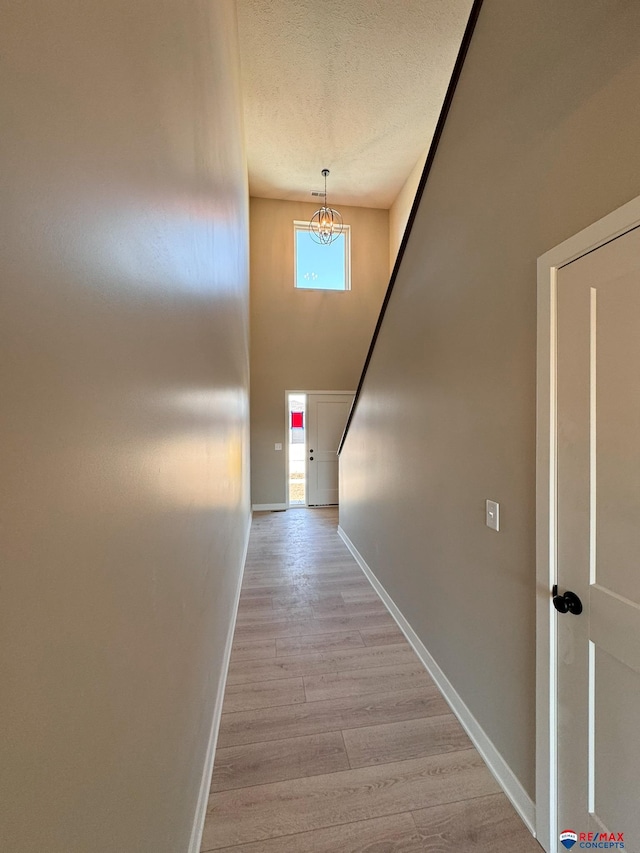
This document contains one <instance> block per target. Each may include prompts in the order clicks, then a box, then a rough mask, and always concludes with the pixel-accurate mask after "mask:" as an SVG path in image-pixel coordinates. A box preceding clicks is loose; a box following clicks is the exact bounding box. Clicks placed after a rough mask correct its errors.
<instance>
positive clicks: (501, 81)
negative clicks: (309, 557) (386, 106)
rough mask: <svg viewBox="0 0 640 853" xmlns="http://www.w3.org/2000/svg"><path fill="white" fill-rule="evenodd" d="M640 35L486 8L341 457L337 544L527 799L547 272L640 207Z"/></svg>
mask: <svg viewBox="0 0 640 853" xmlns="http://www.w3.org/2000/svg"><path fill="white" fill-rule="evenodd" d="M638 32H640V4H637V3H627V2H623V0H595V2H591V3H586V4H585V3H583V2H580V0H565V2H563V3H557V2H555V0H539V2H536V3H513V2H512V0H485V3H484V5H483V7H482V11H481V13H480V18H479V21H478V25H477V28H476V32H475V35H474V38H473V42H472V44H471V48H470V51H469V54H468V57H467V61H466V64H465V67H464V70H463V73H462V76H461V79H460V83H459V86H458V90H457V92H456V95H455V98H454V102H453V105H452V108H451V112H450V114H449V118H448V121H447V125H446V127H445V130H444V133H443V136H442V139H441V142H440V146H439V149H438V153H437V155H436V158H435V161H434V164H433V168H432V171H431V174H430V177H429V180H428V182H427V187H426V190H425V193H424V195H423V197H422V202H421V205H420V209H419V211H418V215H417V218H416V220H415V224H414V227H413V230H412V233H411V238H410V240H409V243H408V247H407V251H406V253H405V255H404V259H403V262H402V266H401V268H400V272H399V275H398V278H397V281H396V285H395V290H394V292H393V296H392V298H391V301H390V303H389V308H388V311H387V314H386V317H385V321H384V324H383V326H382V330H381V334H380V337H379V338H378V343H377V347H376V350H375V353H374V355H373V359H372V361H371V366H370V369H369V372H368V375H367V378H366V381H365V385H364V393H363V395H362V397H361V399H360V403H359V405H358V407H357V410H356V414H355V419H354V421H353V424H352V428H351V432H350V433H349V435H348V438H347V442H346V446H345V449H344V451H343V454H342V464H341V475H342V484H343V491H342V494H341V508H340V517H341V524H342V526H343V527H344V529H345V531H346V533H347V534H348V536H349V537H350V538H351V540H352V541H353V542H354V543H355V545H356V546H357V548H358V549H359V550H360V552H361V554H362V555H363V557H364V558H365V560H366V561H367V562H368V564H369V565H370V566H371V568H372V569H373V570H374V572H375V573H376V575H377V576H378V578H379V579H380V580H381V582H382V584H383V585H384V586H385V587H386V588H387V590H388V592H389V593H390V594H391V596H392V598H393V599H394V600H395V601H396V603H397V604H398V606H399V607H400V609H401V610H402V611H403V613H404V615H405V616H406V618H407V619H408V620H409V622H410V624H411V625H412V626H413V628H414V629H415V631H416V632H417V633H418V635H419V636H420V638H421V640H422V642H423V643H424V645H425V646H426V647H427V649H428V650H429V651H430V652H431V654H432V655H433V657H434V658H435V659H436V661H437V663H438V664H439V665H440V667H441V668H442V670H444V672H445V674H446V675H447V677H448V678H449V680H450V681H451V682H452V684H453V686H454V688H455V689H456V690H457V691H458V693H459V694H460V696H461V697H462V699H463V701H464V702H466V704H467V706H468V707H469V709H470V710H471V712H472V714H473V715H474V716H475V718H476V720H477V721H478V722H479V723H480V725H481V726H482V728H483V729H484V731H485V733H486V734H487V735H488V737H489V738H490V739H491V740H492V741H493V743H494V745H495V746H496V748H497V749H498V751H499V752H500V753H501V755H502V757H503V758H504V759H505V761H506V762H507V764H508V765H509V767H510V768H511V770H512V771H513V773H514V774H515V775H516V777H517V778H518V779H519V781H520V782H521V784H522V785H523V786H524V788H525V790H526V791H527V792H528V793H529V795H530V796H531V797H533V795H534V781H535V768H534V757H535V718H534V712H535V655H534V650H535V634H534V631H535V624H534V614H535V595H534V593H535V563H534V558H535V553H534V541H535V539H534V536H535V514H534V513H535V404H536V400H535V392H536V376H535V363H536V362H535V355H536V258H537V257H538V256H539V255H541V254H542V253H544V252H545V251H547V250H548V249H550V248H551V247H553V246H554V245H557V244H558V243H560V242H562V241H563V240H565V239H566V238H567V237H569V236H570V235H572V234H574V233H576V232H578V231H579V230H581V229H582V228H584V227H585V226H587V225H588V224H590V223H592V222H594V221H596V220H597V219H599V218H601V217H602V216H604V215H605V214H606V213H608V212H610V211H611V210H614V209H615V208H617V207H619V206H620V205H622V204H623V203H624V202H626V201H628V200H629V199H631V198H633V197H635V196H637V195H638V194H640V171H639V170H638V155H637V151H638V139H639V138H640V111H638V108H637V105H638V91H640V53H639V52H638V38H637V36H638ZM486 498H490V499H493V500H497V501H499V502H500V504H501V525H502V529H501V531H500V533H496V532H494V531H492V530H489V529H488V528H487V527H486V526H485V523H484V521H485V519H484V501H485V499H486Z"/></svg>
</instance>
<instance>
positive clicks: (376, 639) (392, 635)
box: [360, 622, 407, 646]
mask: <svg viewBox="0 0 640 853" xmlns="http://www.w3.org/2000/svg"><path fill="white" fill-rule="evenodd" d="M360 635H361V637H362V640H363V642H364V644H365V646H385V645H391V644H393V643H406V642H407V638H406V637H405V635H404V634H403V633H402V631H401V630H400V628H398V626H397V625H396V623H395V622H393V624H391V625H387V626H385V627H383V628H361V629H360Z"/></svg>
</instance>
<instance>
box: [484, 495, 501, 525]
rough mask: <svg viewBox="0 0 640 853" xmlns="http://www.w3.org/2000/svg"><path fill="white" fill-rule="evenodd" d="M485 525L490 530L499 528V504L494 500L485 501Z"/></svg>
mask: <svg viewBox="0 0 640 853" xmlns="http://www.w3.org/2000/svg"><path fill="white" fill-rule="evenodd" d="M486 503H487V527H490V528H491V529H492V530H500V504H499V503H497V502H496V501H487V502H486Z"/></svg>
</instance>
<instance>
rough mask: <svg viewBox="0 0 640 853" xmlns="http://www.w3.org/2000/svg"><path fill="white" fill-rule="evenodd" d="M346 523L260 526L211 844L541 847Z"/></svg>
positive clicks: (240, 623) (221, 746) (253, 850)
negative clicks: (379, 588) (367, 571)
mask: <svg viewBox="0 0 640 853" xmlns="http://www.w3.org/2000/svg"><path fill="white" fill-rule="evenodd" d="M337 522H338V512H337V508H327V509H315V510H293V511H288V512H282V513H257V514H255V515H254V517H253V525H252V531H251V539H250V544H249V553H248V556H247V562H246V570H245V576H244V581H243V586H242V594H241V598H240V607H239V611H238V620H237V625H236V632H235V637H234V644H233V650H232V657H231V664H230V668H229V675H228V680H227V689H226V693H225V701H224V707H223V715H222V723H221V727H220V734H219V739H218V748H217V752H216V759H215V768H214V772H213V779H212V785H211V796H210V799H209V805H208V809H207V819H206V824H205V829H204V836H203V841H202V847H201V850H202V851H211V850H218V851H227V853H303V851H304V853H338V851H339V853H357V851H358V853H364V851H369V850H370V851H372V853H373V851H375V853H400V852H401V853H414V851H416V853H417V851H430V853H446V852H447V851H457V853H460V852H461V851H462V853H502V851H505V853H506V851H511V850H514V849H517V850H518V851H519V853H535V851H539V850H540V849H541V848H540V847H539V846H538V844H537V843H536V842H535V841H534V840H533V838H532V837H531V836H530V834H529V832H528V830H527V829H526V828H525V826H524V825H523V823H522V822H521V820H520V818H519V817H518V815H517V814H516V812H515V811H514V809H513V808H512V806H511V805H510V803H509V802H508V800H507V799H506V797H505V796H504V794H502V793H501V792H500V788H499V786H498V785H497V783H496V782H495V780H494V778H493V776H492V775H491V773H490V772H489V771H488V770H487V769H486V767H485V766H484V764H483V762H482V759H481V758H480V757H479V755H478V753H477V752H476V750H475V749H474V748H473V746H472V744H471V742H470V741H469V739H468V737H467V736H466V734H465V732H464V731H463V729H462V728H461V726H460V725H459V723H458V722H457V720H456V718H455V717H454V715H453V714H452V713H451V712H450V709H449V707H448V705H447V704H446V702H445V701H444V699H443V698H442V697H441V696H440V694H439V691H438V689H437V688H436V686H435V685H434V683H433V682H432V680H431V678H430V677H429V675H428V674H427V673H426V672H425V670H424V668H423V666H422V664H421V663H420V661H419V660H418V658H417V657H416V655H415V654H414V652H413V650H412V649H411V647H410V646H409V644H408V643H407V642H406V640H405V638H404V636H403V635H402V634H401V632H400V631H399V629H398V628H397V626H396V624H395V622H394V621H393V620H392V618H391V616H390V615H389V614H388V612H387V610H386V609H385V607H384V606H383V604H382V602H381V601H380V599H379V598H378V596H377V594H376V593H375V591H374V590H373V589H372V588H371V586H370V584H369V582H368V581H367V579H366V578H365V576H364V575H363V573H362V572H361V570H360V568H359V567H358V566H357V564H356V563H355V561H354V559H353V558H352V556H351V554H350V553H349V552H348V550H347V548H346V546H345V545H344V544H343V542H342V540H341V539H340V538H339V536H338V534H337Z"/></svg>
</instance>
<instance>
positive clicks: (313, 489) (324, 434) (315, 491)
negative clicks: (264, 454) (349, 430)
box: [307, 394, 353, 506]
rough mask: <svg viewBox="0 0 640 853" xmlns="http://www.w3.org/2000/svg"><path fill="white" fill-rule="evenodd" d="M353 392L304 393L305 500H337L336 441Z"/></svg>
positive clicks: (321, 503) (314, 503)
mask: <svg viewBox="0 0 640 853" xmlns="http://www.w3.org/2000/svg"><path fill="white" fill-rule="evenodd" d="M352 402H353V394H308V395H307V451H308V454H307V459H308V467H307V471H308V477H307V488H308V492H307V503H308V505H309V506H327V505H330V504H337V503H338V445H339V444H340V439H341V438H342V433H343V432H344V428H345V425H346V423H347V418H348V417H349V411H350V409H351V404H352Z"/></svg>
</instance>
